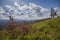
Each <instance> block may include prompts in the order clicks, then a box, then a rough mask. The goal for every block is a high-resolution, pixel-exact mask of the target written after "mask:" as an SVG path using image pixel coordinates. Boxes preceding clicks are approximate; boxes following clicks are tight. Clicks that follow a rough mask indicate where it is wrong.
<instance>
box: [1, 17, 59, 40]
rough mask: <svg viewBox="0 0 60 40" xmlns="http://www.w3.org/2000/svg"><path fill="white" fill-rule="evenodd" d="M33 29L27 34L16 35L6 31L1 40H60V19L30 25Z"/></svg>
mask: <svg viewBox="0 0 60 40" xmlns="http://www.w3.org/2000/svg"><path fill="white" fill-rule="evenodd" d="M30 25H31V26H32V28H31V29H30V31H28V32H27V33H25V34H23V35H21V34H18V33H17V32H14V34H15V35H12V34H11V33H9V32H7V31H6V30H3V31H0V40H60V18H52V19H48V20H43V21H41V22H37V23H33V24H30Z"/></svg>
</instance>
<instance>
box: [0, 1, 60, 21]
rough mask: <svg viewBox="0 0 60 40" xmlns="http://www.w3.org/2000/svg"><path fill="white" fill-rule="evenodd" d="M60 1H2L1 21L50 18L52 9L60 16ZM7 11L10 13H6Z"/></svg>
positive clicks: (0, 5)
mask: <svg viewBox="0 0 60 40" xmlns="http://www.w3.org/2000/svg"><path fill="white" fill-rule="evenodd" d="M59 4H60V0H0V19H2V20H7V19H9V18H8V16H9V14H11V15H12V17H13V18H14V19H23V20H40V19H44V18H49V17H50V9H51V8H54V9H55V10H56V11H58V12H57V13H58V15H60V5H59ZM5 11H8V13H6V12H5Z"/></svg>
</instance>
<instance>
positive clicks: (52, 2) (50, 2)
mask: <svg viewBox="0 0 60 40" xmlns="http://www.w3.org/2000/svg"><path fill="white" fill-rule="evenodd" d="M9 1H10V2H9ZM14 1H17V2H19V3H21V1H24V2H25V3H27V4H28V3H35V4H37V5H41V6H43V7H45V8H51V7H60V5H59V4H60V0H0V6H1V5H2V6H3V5H5V4H13V2H14Z"/></svg>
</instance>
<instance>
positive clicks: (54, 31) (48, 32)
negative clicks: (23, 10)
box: [31, 18, 60, 40]
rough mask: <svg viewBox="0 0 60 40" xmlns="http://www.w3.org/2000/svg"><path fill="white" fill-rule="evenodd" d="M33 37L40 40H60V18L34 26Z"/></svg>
mask: <svg viewBox="0 0 60 40" xmlns="http://www.w3.org/2000/svg"><path fill="white" fill-rule="evenodd" d="M32 30H34V33H33V35H31V36H32V37H34V38H35V37H36V38H37V39H40V40H60V18H53V19H48V20H44V21H41V22H38V23H34V24H32Z"/></svg>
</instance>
